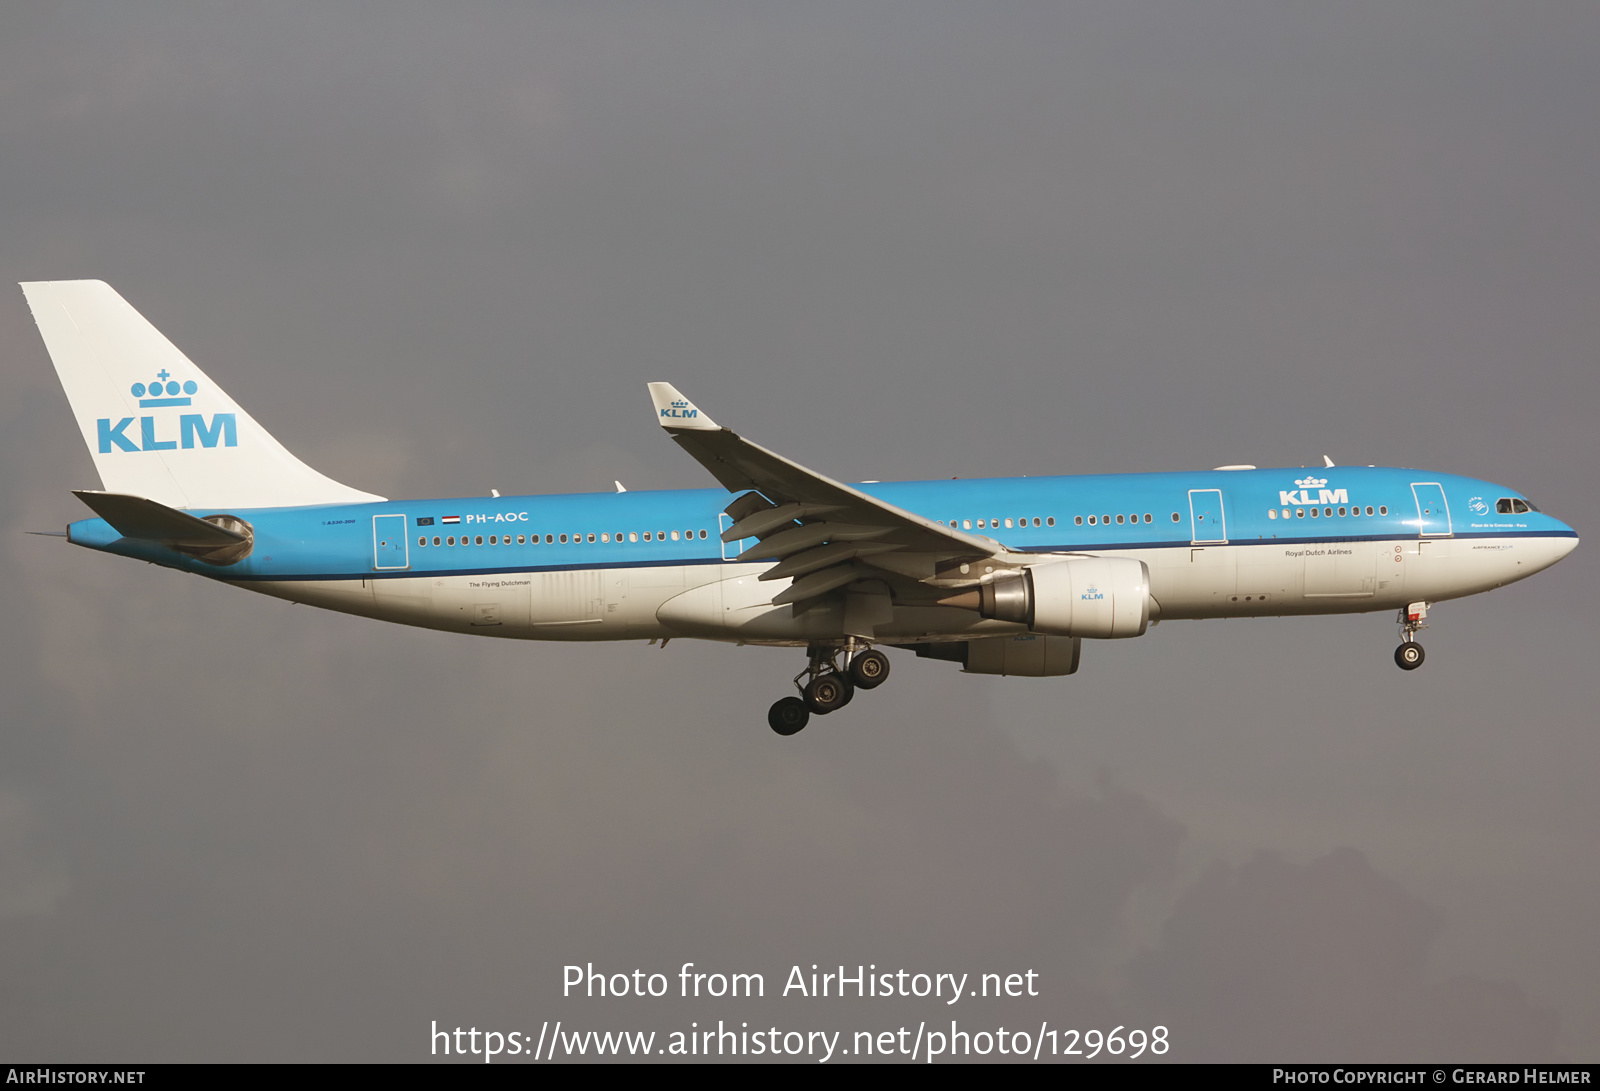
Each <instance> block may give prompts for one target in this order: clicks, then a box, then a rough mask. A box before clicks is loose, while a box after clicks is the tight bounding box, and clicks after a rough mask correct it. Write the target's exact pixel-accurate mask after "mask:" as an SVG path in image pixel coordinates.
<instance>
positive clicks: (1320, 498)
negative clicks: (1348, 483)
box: [1278, 477, 1350, 504]
mask: <svg viewBox="0 0 1600 1091" xmlns="http://www.w3.org/2000/svg"><path fill="white" fill-rule="evenodd" d="M1327 483H1328V479H1327V478H1325V477H1302V478H1297V479H1296V480H1295V484H1296V485H1298V486H1300V491H1299V492H1285V491H1284V490H1282V489H1280V490H1278V503H1280V504H1348V503H1350V493H1349V491H1348V490H1345V489H1325V488H1323V487H1322V486H1324V485H1326V484H1327ZM1312 489H1316V490H1317V492H1316V494H1315V495H1313V494H1312V492H1311V490H1312Z"/></svg>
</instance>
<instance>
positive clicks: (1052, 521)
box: [1044, 515, 1056, 527]
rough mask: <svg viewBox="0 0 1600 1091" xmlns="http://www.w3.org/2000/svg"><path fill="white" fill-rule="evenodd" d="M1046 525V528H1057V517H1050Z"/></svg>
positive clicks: (1045, 522)
mask: <svg viewBox="0 0 1600 1091" xmlns="http://www.w3.org/2000/svg"><path fill="white" fill-rule="evenodd" d="M1044 524H1045V526H1047V527H1053V526H1055V525H1056V517H1055V516H1054V515H1052V516H1050V517H1049V518H1047V519H1046V520H1045V521H1044Z"/></svg>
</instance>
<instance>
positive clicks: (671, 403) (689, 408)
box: [650, 383, 722, 432]
mask: <svg viewBox="0 0 1600 1091" xmlns="http://www.w3.org/2000/svg"><path fill="white" fill-rule="evenodd" d="M650 401H651V403H652V404H654V405H655V407H656V417H657V419H658V420H659V421H660V423H661V427H663V428H665V429H666V430H667V431H669V432H682V431H687V430H691V429H692V430H695V431H700V432H715V431H718V430H720V429H721V427H722V426H721V425H719V424H718V423H717V422H716V421H714V420H712V419H711V418H710V417H708V416H706V415H705V414H704V413H702V412H700V410H699V409H698V408H697V407H696V406H695V404H694V403H693V402H691V401H690V400H689V399H688V398H685V397H684V396H683V395H682V394H680V393H678V388H677V387H675V386H673V385H672V384H671V383H651V384H650Z"/></svg>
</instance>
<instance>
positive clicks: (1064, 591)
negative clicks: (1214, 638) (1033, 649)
mask: <svg viewBox="0 0 1600 1091" xmlns="http://www.w3.org/2000/svg"><path fill="white" fill-rule="evenodd" d="M979 596H980V604H979V606H978V613H979V614H980V615H982V616H983V617H986V618H992V619H994V620H996V621H1011V622H1016V623H1017V624H1019V625H1026V626H1027V627H1028V629H1029V631H1031V632H1035V633H1047V634H1051V635H1056V636H1076V637H1093V638H1095V639H1097V640H1115V639H1120V638H1122V637H1129V636H1142V635H1143V634H1144V631H1145V629H1147V628H1149V626H1150V570H1149V569H1148V568H1147V567H1145V563H1144V562H1143V561H1136V560H1133V559H1132V558H1130V557H1068V558H1066V559H1065V560H1060V561H1048V562H1046V563H1044V564H1036V565H1030V566H1029V567H1027V568H1025V569H1023V570H1022V571H1021V572H1019V573H1015V574H1007V575H1003V576H999V577H997V578H995V579H994V580H992V581H990V582H989V583H986V584H984V585H983V586H982V587H981V588H980V589H979Z"/></svg>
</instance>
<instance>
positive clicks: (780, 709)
mask: <svg viewBox="0 0 1600 1091" xmlns="http://www.w3.org/2000/svg"><path fill="white" fill-rule="evenodd" d="M810 722H811V710H810V709H808V708H806V703H805V702H804V701H802V700H800V698H798V697H784V698H782V699H780V700H778V701H775V702H773V705H772V707H771V708H769V709H768V710H767V724H768V726H770V727H771V728H772V730H774V731H776V732H777V733H778V734H780V735H793V734H794V733H795V732H797V731H799V730H800V729H801V728H802V727H805V726H806V724H808V723H810Z"/></svg>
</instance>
